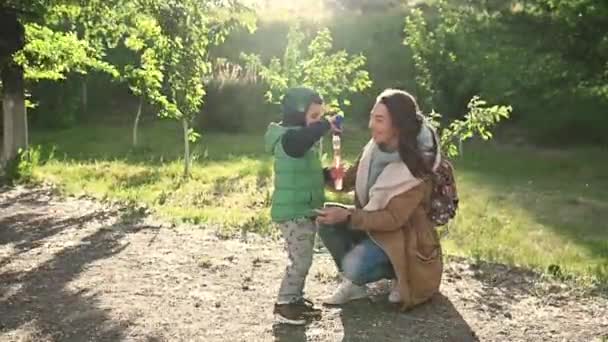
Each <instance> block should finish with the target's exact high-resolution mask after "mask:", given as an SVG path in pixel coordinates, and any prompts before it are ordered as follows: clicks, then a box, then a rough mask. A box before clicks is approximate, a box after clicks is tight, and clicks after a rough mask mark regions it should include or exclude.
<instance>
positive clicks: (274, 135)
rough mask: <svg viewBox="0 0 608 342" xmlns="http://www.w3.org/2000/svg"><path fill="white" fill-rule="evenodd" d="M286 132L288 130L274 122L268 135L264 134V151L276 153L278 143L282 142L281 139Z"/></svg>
mask: <svg viewBox="0 0 608 342" xmlns="http://www.w3.org/2000/svg"><path fill="white" fill-rule="evenodd" d="M286 131H287V128H285V127H283V126H281V125H280V124H278V123H275V122H273V123H271V124H270V125H268V129H267V130H266V134H264V149H265V150H266V152H272V151H274V148H275V146H276V145H277V143H279V142H280V140H281V137H282V136H283V134H285V132H286Z"/></svg>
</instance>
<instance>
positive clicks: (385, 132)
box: [369, 102, 399, 149]
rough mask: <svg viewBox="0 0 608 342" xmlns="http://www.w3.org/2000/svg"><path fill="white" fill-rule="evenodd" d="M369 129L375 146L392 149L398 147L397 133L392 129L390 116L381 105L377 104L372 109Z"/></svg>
mask: <svg viewBox="0 0 608 342" xmlns="http://www.w3.org/2000/svg"><path fill="white" fill-rule="evenodd" d="M369 129H370V131H371V134H372V139H374V142H375V143H376V144H378V145H382V146H386V147H389V148H392V149H396V148H397V147H398V145H399V132H398V131H397V130H396V129H395V128H394V127H393V121H392V120H391V115H390V113H389V112H388V109H387V108H386V106H385V105H384V104H383V103H380V102H378V103H376V105H374V108H372V111H371V113H370V118H369Z"/></svg>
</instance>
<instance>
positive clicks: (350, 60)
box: [242, 25, 372, 114]
mask: <svg viewBox="0 0 608 342" xmlns="http://www.w3.org/2000/svg"><path fill="white" fill-rule="evenodd" d="M305 42H306V34H305V33H304V32H303V31H302V29H301V28H300V26H299V25H294V26H292V27H291V29H290V30H289V33H288V36H287V46H286V48H285V51H284V53H283V58H282V60H280V59H279V58H276V57H275V58H272V59H271V60H270V62H269V63H268V64H267V65H264V64H263V63H262V61H261V59H260V58H259V56H257V55H247V54H243V55H242V58H243V59H244V60H245V62H246V64H247V66H248V67H249V68H251V69H254V70H257V71H258V73H259V75H260V77H261V78H262V79H263V80H264V81H265V82H266V83H268V85H269V87H270V89H269V91H268V92H267V94H266V99H267V101H269V102H271V103H278V102H279V101H280V99H281V96H282V94H284V93H285V90H286V89H287V88H290V87H295V86H308V87H311V88H313V89H315V90H316V91H318V92H319V93H320V94H321V95H322V96H323V97H324V99H325V101H326V105H327V108H328V110H329V111H330V112H334V113H338V114H344V111H343V109H344V108H343V107H345V106H349V105H350V100H349V99H348V95H349V94H352V93H356V92H360V91H363V90H365V89H367V88H369V87H370V86H371V84H372V82H371V80H370V78H369V73H368V72H367V71H366V70H364V69H363V67H364V65H365V57H364V56H363V55H355V56H351V55H349V54H348V53H347V52H346V51H344V50H340V51H337V52H333V51H332V50H333V39H332V36H331V33H330V31H329V29H327V28H325V29H321V30H320V31H318V32H317V34H316V36H315V37H314V38H313V39H312V41H311V42H310V44H308V46H306V47H305V46H304V45H305Z"/></svg>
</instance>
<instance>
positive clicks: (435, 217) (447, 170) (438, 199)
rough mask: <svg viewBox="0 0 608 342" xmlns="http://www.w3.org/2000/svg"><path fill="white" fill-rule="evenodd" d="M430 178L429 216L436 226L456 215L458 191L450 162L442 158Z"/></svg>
mask: <svg viewBox="0 0 608 342" xmlns="http://www.w3.org/2000/svg"><path fill="white" fill-rule="evenodd" d="M431 180H432V182H433V190H432V192H431V205H430V210H429V213H428V214H429V218H430V219H431V221H433V222H434V223H435V224H436V225H437V226H443V225H445V224H447V223H448V222H449V221H450V220H451V219H453V218H454V217H455V216H456V211H457V210H458V192H457V190H456V180H455V179H454V167H453V166H452V163H450V162H449V161H448V160H447V159H444V158H442V159H441V162H440V163H439V166H438V167H437V169H436V170H435V171H434V172H433V174H432V176H431Z"/></svg>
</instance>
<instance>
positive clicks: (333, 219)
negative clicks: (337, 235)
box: [317, 207, 350, 224]
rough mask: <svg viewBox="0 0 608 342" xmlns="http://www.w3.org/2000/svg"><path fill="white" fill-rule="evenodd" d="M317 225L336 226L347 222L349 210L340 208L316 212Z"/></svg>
mask: <svg viewBox="0 0 608 342" xmlns="http://www.w3.org/2000/svg"><path fill="white" fill-rule="evenodd" d="M317 214H318V216H317V223H319V224H337V223H343V222H346V221H348V217H349V216H350V210H348V209H344V208H340V207H329V208H323V209H318V210H317Z"/></svg>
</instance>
